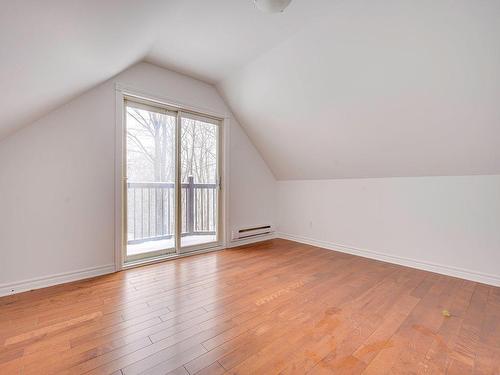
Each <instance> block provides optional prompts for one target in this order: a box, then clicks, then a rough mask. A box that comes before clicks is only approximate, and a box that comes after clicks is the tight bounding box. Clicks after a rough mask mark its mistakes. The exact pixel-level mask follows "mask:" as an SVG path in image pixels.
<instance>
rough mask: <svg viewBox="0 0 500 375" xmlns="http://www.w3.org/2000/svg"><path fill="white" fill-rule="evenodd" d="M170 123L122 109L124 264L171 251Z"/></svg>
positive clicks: (172, 136) (141, 111)
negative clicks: (124, 207)
mask: <svg viewBox="0 0 500 375" xmlns="http://www.w3.org/2000/svg"><path fill="white" fill-rule="evenodd" d="M175 122H176V118H175V117H174V116H172V115H169V114H164V113H161V112H159V111H156V110H147V109H146V108H144V107H133V106H127V107H126V126H127V129H126V131H127V177H128V181H127V258H128V259H129V260H131V259H138V258H143V257H147V256H154V255H160V254H165V253H167V252H175V241H174V239H175V216H176V215H175V183H174V181H175Z"/></svg>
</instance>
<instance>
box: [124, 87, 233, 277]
mask: <svg viewBox="0 0 500 375" xmlns="http://www.w3.org/2000/svg"><path fill="white" fill-rule="evenodd" d="M127 97H129V98H134V99H137V100H138V101H141V100H142V101H146V102H149V103H152V104H157V105H158V106H159V107H163V108H166V109H170V110H174V111H176V112H177V116H178V117H179V116H180V113H181V112H183V111H184V112H187V113H193V114H198V115H200V116H205V117H209V118H215V119H218V120H219V121H220V125H219V132H220V135H219V137H218V141H219V145H218V152H219V153H220V155H219V165H218V169H219V173H220V178H221V181H220V189H218V195H219V196H218V199H219V205H220V208H219V213H220V214H219V218H218V233H217V242H216V243H215V242H212V243H207V244H203V245H196V246H190V247H185V248H184V250H185V249H188V251H183V252H179V250H180V238H177V239H176V252H175V253H173V254H166V255H161V256H158V257H151V258H147V259H142V260H141V261H137V262H127V264H125V260H126V245H127V230H126V224H127V222H126V217H127V216H126V215H127V203H126V197H127V192H126V177H125V176H126V162H125V158H126V134H125V129H126V128H125V111H126V108H125V105H124V102H125V99H126V98H127ZM115 99H116V112H115V137H116V138H115V240H114V247H115V251H114V258H115V270H116V271H119V270H122V269H124V268H129V267H134V266H137V265H143V264H149V263H153V262H158V261H163V260H166V259H171V258H177V257H184V256H189V255H194V254H198V253H204V252H208V251H215V250H221V249H224V248H225V247H226V245H227V228H229V226H228V219H229V215H228V213H229V183H228V181H229V135H230V134H229V129H230V117H229V114H228V113H219V112H217V111H213V110H210V109H206V108H200V107H197V106H193V105H190V104H186V103H180V102H178V101H176V100H174V99H171V98H166V97H164V96H158V95H154V94H150V93H146V92H144V91H141V90H137V89H134V88H131V87H128V86H123V85H121V84H118V83H117V84H115ZM176 129H179V130H180V127H179V126H176ZM176 154H177V150H176ZM176 156H177V155H176ZM177 162H180V161H176V163H177ZM177 171H178V173H180V169H179V168H178V166H177ZM176 191H179V192H180V187H178V188H177V189H176ZM176 201H177V199H176ZM176 211H177V212H180V207H179V209H177V210H176ZM176 216H177V215H176ZM177 225H180V222H179V220H178V219H177V217H176V226H177ZM176 232H177V228H176ZM176 237H178V236H176ZM177 242H179V243H177ZM207 245H208V246H207Z"/></svg>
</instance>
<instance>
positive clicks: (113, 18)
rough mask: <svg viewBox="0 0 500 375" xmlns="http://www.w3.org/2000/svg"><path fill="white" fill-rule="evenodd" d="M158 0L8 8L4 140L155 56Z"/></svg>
mask: <svg viewBox="0 0 500 375" xmlns="http://www.w3.org/2000/svg"><path fill="white" fill-rule="evenodd" d="M167 6H168V2H165V1H160V0H154V1H153V0H147V1H142V2H141V6H140V7H137V2H136V1H132V0H107V1H100V0H85V1H66V0H45V1H38V0H27V1H6V2H4V3H3V4H2V12H1V13H0V46H1V48H2V59H0V82H2V90H3V92H4V95H3V97H2V101H0V112H1V113H2V117H1V119H0V138H1V137H2V136H5V135H7V134H9V133H10V132H12V131H14V130H15V129H17V128H19V127H20V126H22V125H26V124H27V123H29V122H31V121H33V120H35V119H37V118H39V117H41V116H42V115H44V114H46V113H47V112H49V111H50V110H51V109H54V108H55V107H56V106H58V105H61V104H63V103H64V102H66V101H68V100H69V99H70V98H71V97H73V96H75V95H76V94H78V93H81V92H83V91H85V90H87V89H89V88H90V87H92V86H94V85H96V84H98V83H101V82H103V81H105V80H106V79H108V78H110V77H111V76H113V75H115V74H117V73H119V72H120V71H122V70H124V69H125V68H127V67H128V66H130V65H132V64H133V63H134V62H137V61H139V60H141V59H142V58H143V57H144V56H145V55H146V53H147V51H148V50H149V48H150V44H151V41H152V38H153V31H154V26H155V25H156V24H157V22H158V20H157V17H158V14H161V13H162V12H165V11H166V7H167Z"/></svg>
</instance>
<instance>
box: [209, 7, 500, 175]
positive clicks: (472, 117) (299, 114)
mask: <svg viewBox="0 0 500 375" xmlns="http://www.w3.org/2000/svg"><path fill="white" fill-rule="evenodd" d="M499 19H500V2H498V1H495V0H487V1H481V2H471V1H466V0H458V1H453V2H449V1H434V0H433V1H430V0H428V1H427V0H425V1H401V2H393V1H380V2H379V1H378V2H369V1H356V0H353V1H348V2H337V3H336V6H335V8H334V10H333V11H331V12H329V13H328V14H326V15H325V17H323V18H322V19H321V21H318V22H315V23H314V24H311V25H309V26H308V27H305V28H303V29H302V30H300V31H299V32H298V33H296V34H294V35H293V36H292V37H290V38H289V39H287V40H286V41H284V42H283V43H281V44H279V45H278V46H277V47H275V48H273V49H271V50H270V51H268V52H267V53H265V54H263V55H261V56H260V57H258V58H257V59H255V60H254V61H252V62H250V63H248V64H246V65H245V66H244V67H242V68H241V69H240V70H238V71H236V72H234V73H233V74H231V75H230V76H229V77H228V78H226V79H224V80H223V81H222V82H221V83H219V84H218V89H219V91H220V92H221V94H222V96H223V97H224V98H225V99H226V101H227V102H228V104H229V106H230V107H231V109H232V111H233V112H234V113H235V115H236V116H237V118H238V119H239V120H240V122H241V123H242V125H243V126H244V127H245V130H246V131H247V133H248V134H249V136H250V138H251V139H252V141H253V142H254V144H255V146H256V147H257V148H258V150H259V151H260V152H261V154H262V155H263V157H264V158H265V159H266V161H267V162H268V164H269V165H270V167H271V169H272V170H273V172H274V174H275V175H276V177H277V178H278V179H281V180H286V179H328V178H358V177H359V178H362V177H393V176H434V175H476V174H500V105H499V103H500V101H499V100H500V22H498V20H499Z"/></svg>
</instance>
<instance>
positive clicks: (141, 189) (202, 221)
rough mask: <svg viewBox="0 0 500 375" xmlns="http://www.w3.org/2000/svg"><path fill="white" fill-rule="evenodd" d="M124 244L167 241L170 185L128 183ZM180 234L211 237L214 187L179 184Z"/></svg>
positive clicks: (172, 197) (171, 208) (172, 209)
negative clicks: (126, 227)
mask: <svg viewBox="0 0 500 375" xmlns="http://www.w3.org/2000/svg"><path fill="white" fill-rule="evenodd" d="M127 199H128V206H127V207H128V212H127V215H128V218H127V219H128V221H127V223H128V231H127V232H128V243H129V244H134V243H141V242H145V241H153V240H164V239H170V238H172V237H173V236H174V233H175V185H174V183H172V182H129V183H127ZM181 207H182V209H181V235H182V236H190V235H214V234H215V232H216V227H217V184H195V183H194V179H193V177H188V182H187V183H183V184H181Z"/></svg>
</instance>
